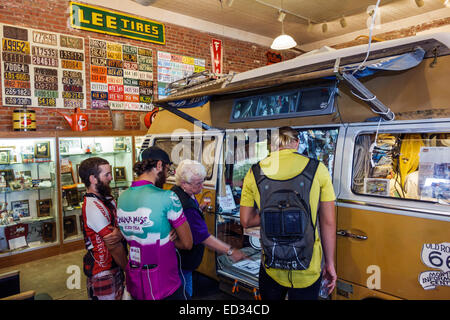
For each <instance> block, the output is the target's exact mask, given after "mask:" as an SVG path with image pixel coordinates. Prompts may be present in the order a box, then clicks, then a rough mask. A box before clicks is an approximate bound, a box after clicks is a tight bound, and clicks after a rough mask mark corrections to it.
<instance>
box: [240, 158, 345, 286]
mask: <svg viewBox="0 0 450 320" xmlns="http://www.w3.org/2000/svg"><path fill="white" fill-rule="evenodd" d="M295 152H296V150H295V149H283V150H280V151H275V152H272V153H271V154H270V155H269V156H268V157H267V158H265V159H263V160H261V161H260V166H261V169H262V171H263V173H264V174H265V175H266V176H267V177H268V178H270V179H275V180H287V179H291V178H293V177H295V176H296V175H298V174H299V173H300V172H302V171H303V169H305V167H306V164H307V163H308V161H309V159H308V158H307V157H305V156H301V155H299V154H297V153H295ZM335 199H336V196H335V194H334V189H333V184H332V182H331V176H330V173H329V172H328V169H327V168H326V167H325V165H324V164H323V163H322V162H320V163H319V166H318V168H317V171H316V175H315V176H314V180H313V184H312V186H311V192H310V205H311V214H312V219H313V222H314V223H316V221H317V219H316V216H317V208H318V204H319V201H322V202H325V201H334V200H335ZM255 202H256V205H257V206H258V208H260V195H259V191H258V187H257V186H256V181H255V176H254V175H253V172H252V170H251V169H250V170H249V171H248V172H247V175H246V176H245V178H244V184H243V187H242V194H241V202H240V204H241V206H245V207H253V205H254V203H255ZM318 235H319V233H318V228H316V241H315V243H314V249H313V255H312V258H311V263H310V265H309V268H308V269H306V270H293V271H292V278H291V277H290V276H289V278H291V279H292V283H293V285H294V288H306V287H309V286H310V285H312V284H313V283H314V282H316V281H317V279H318V278H319V276H320V271H321V269H320V265H321V261H322V245H321V242H320V238H319V236H318ZM266 272H267V274H268V275H269V276H270V277H272V278H273V279H274V280H275V281H276V282H278V283H279V284H281V285H282V286H285V287H291V281H289V278H288V273H289V272H290V271H289V270H281V269H275V268H269V269H266Z"/></svg>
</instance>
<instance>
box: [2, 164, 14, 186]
mask: <svg viewBox="0 0 450 320" xmlns="http://www.w3.org/2000/svg"><path fill="white" fill-rule="evenodd" d="M0 177H1V178H0V183H3V181H4V183H5V186H4V187H3V188H6V187H7V186H9V184H10V182H12V181H14V180H15V177H14V170H13V169H5V170H0Z"/></svg>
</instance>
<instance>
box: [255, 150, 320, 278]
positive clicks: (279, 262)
mask: <svg viewBox="0 0 450 320" xmlns="http://www.w3.org/2000/svg"><path fill="white" fill-rule="evenodd" d="M297 154H298V153H297ZM298 155H300V154H298ZM300 156H301V155H300ZM318 165H319V161H318V160H316V159H312V158H310V159H309V161H308V164H307V165H306V167H305V169H304V170H303V171H302V172H301V173H300V174H298V175H297V176H295V177H293V178H291V179H288V180H274V179H270V178H268V177H267V176H265V175H264V173H263V172H262V170H261V167H260V165H259V162H258V163H257V164H254V165H253V166H252V171H253V174H254V176H255V180H256V185H257V187H258V190H259V194H260V198H261V200H260V201H261V203H260V215H261V245H262V248H263V250H264V265H265V267H266V268H276V269H283V270H306V269H308V268H309V264H310V262H311V258H312V253H313V248H314V242H315V230H316V226H317V215H316V222H315V223H313V221H312V214H311V206H310V203H309V196H310V191H311V186H312V182H313V179H314V176H315V174H316V171H317V167H318Z"/></svg>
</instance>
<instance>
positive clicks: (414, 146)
mask: <svg viewBox="0 0 450 320" xmlns="http://www.w3.org/2000/svg"><path fill="white" fill-rule="evenodd" d="M376 136H377V138H376V142H375V137H376ZM352 174H353V176H352V191H353V192H354V193H357V194H365V195H372V196H380V197H393V198H405V199H415V200H422V201H432V202H437V203H441V204H450V133H420V132H419V133H407V134H405V133H381V134H378V135H376V134H375V133H371V134H361V135H359V136H358V137H357V138H356V141H355V150H354V155H353V173H352Z"/></svg>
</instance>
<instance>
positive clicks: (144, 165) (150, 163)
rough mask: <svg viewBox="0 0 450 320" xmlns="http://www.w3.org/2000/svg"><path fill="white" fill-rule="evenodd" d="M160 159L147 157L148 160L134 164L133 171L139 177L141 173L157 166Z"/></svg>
mask: <svg viewBox="0 0 450 320" xmlns="http://www.w3.org/2000/svg"><path fill="white" fill-rule="evenodd" d="M158 161H161V160H153V159H146V160H142V161H139V162H136V163H135V164H134V166H133V171H134V173H136V175H137V176H138V177H139V176H140V175H141V174H143V173H145V172H147V171H151V170H152V169H153V168H156V165H157V164H158ZM163 164H165V163H164V162H163Z"/></svg>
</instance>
